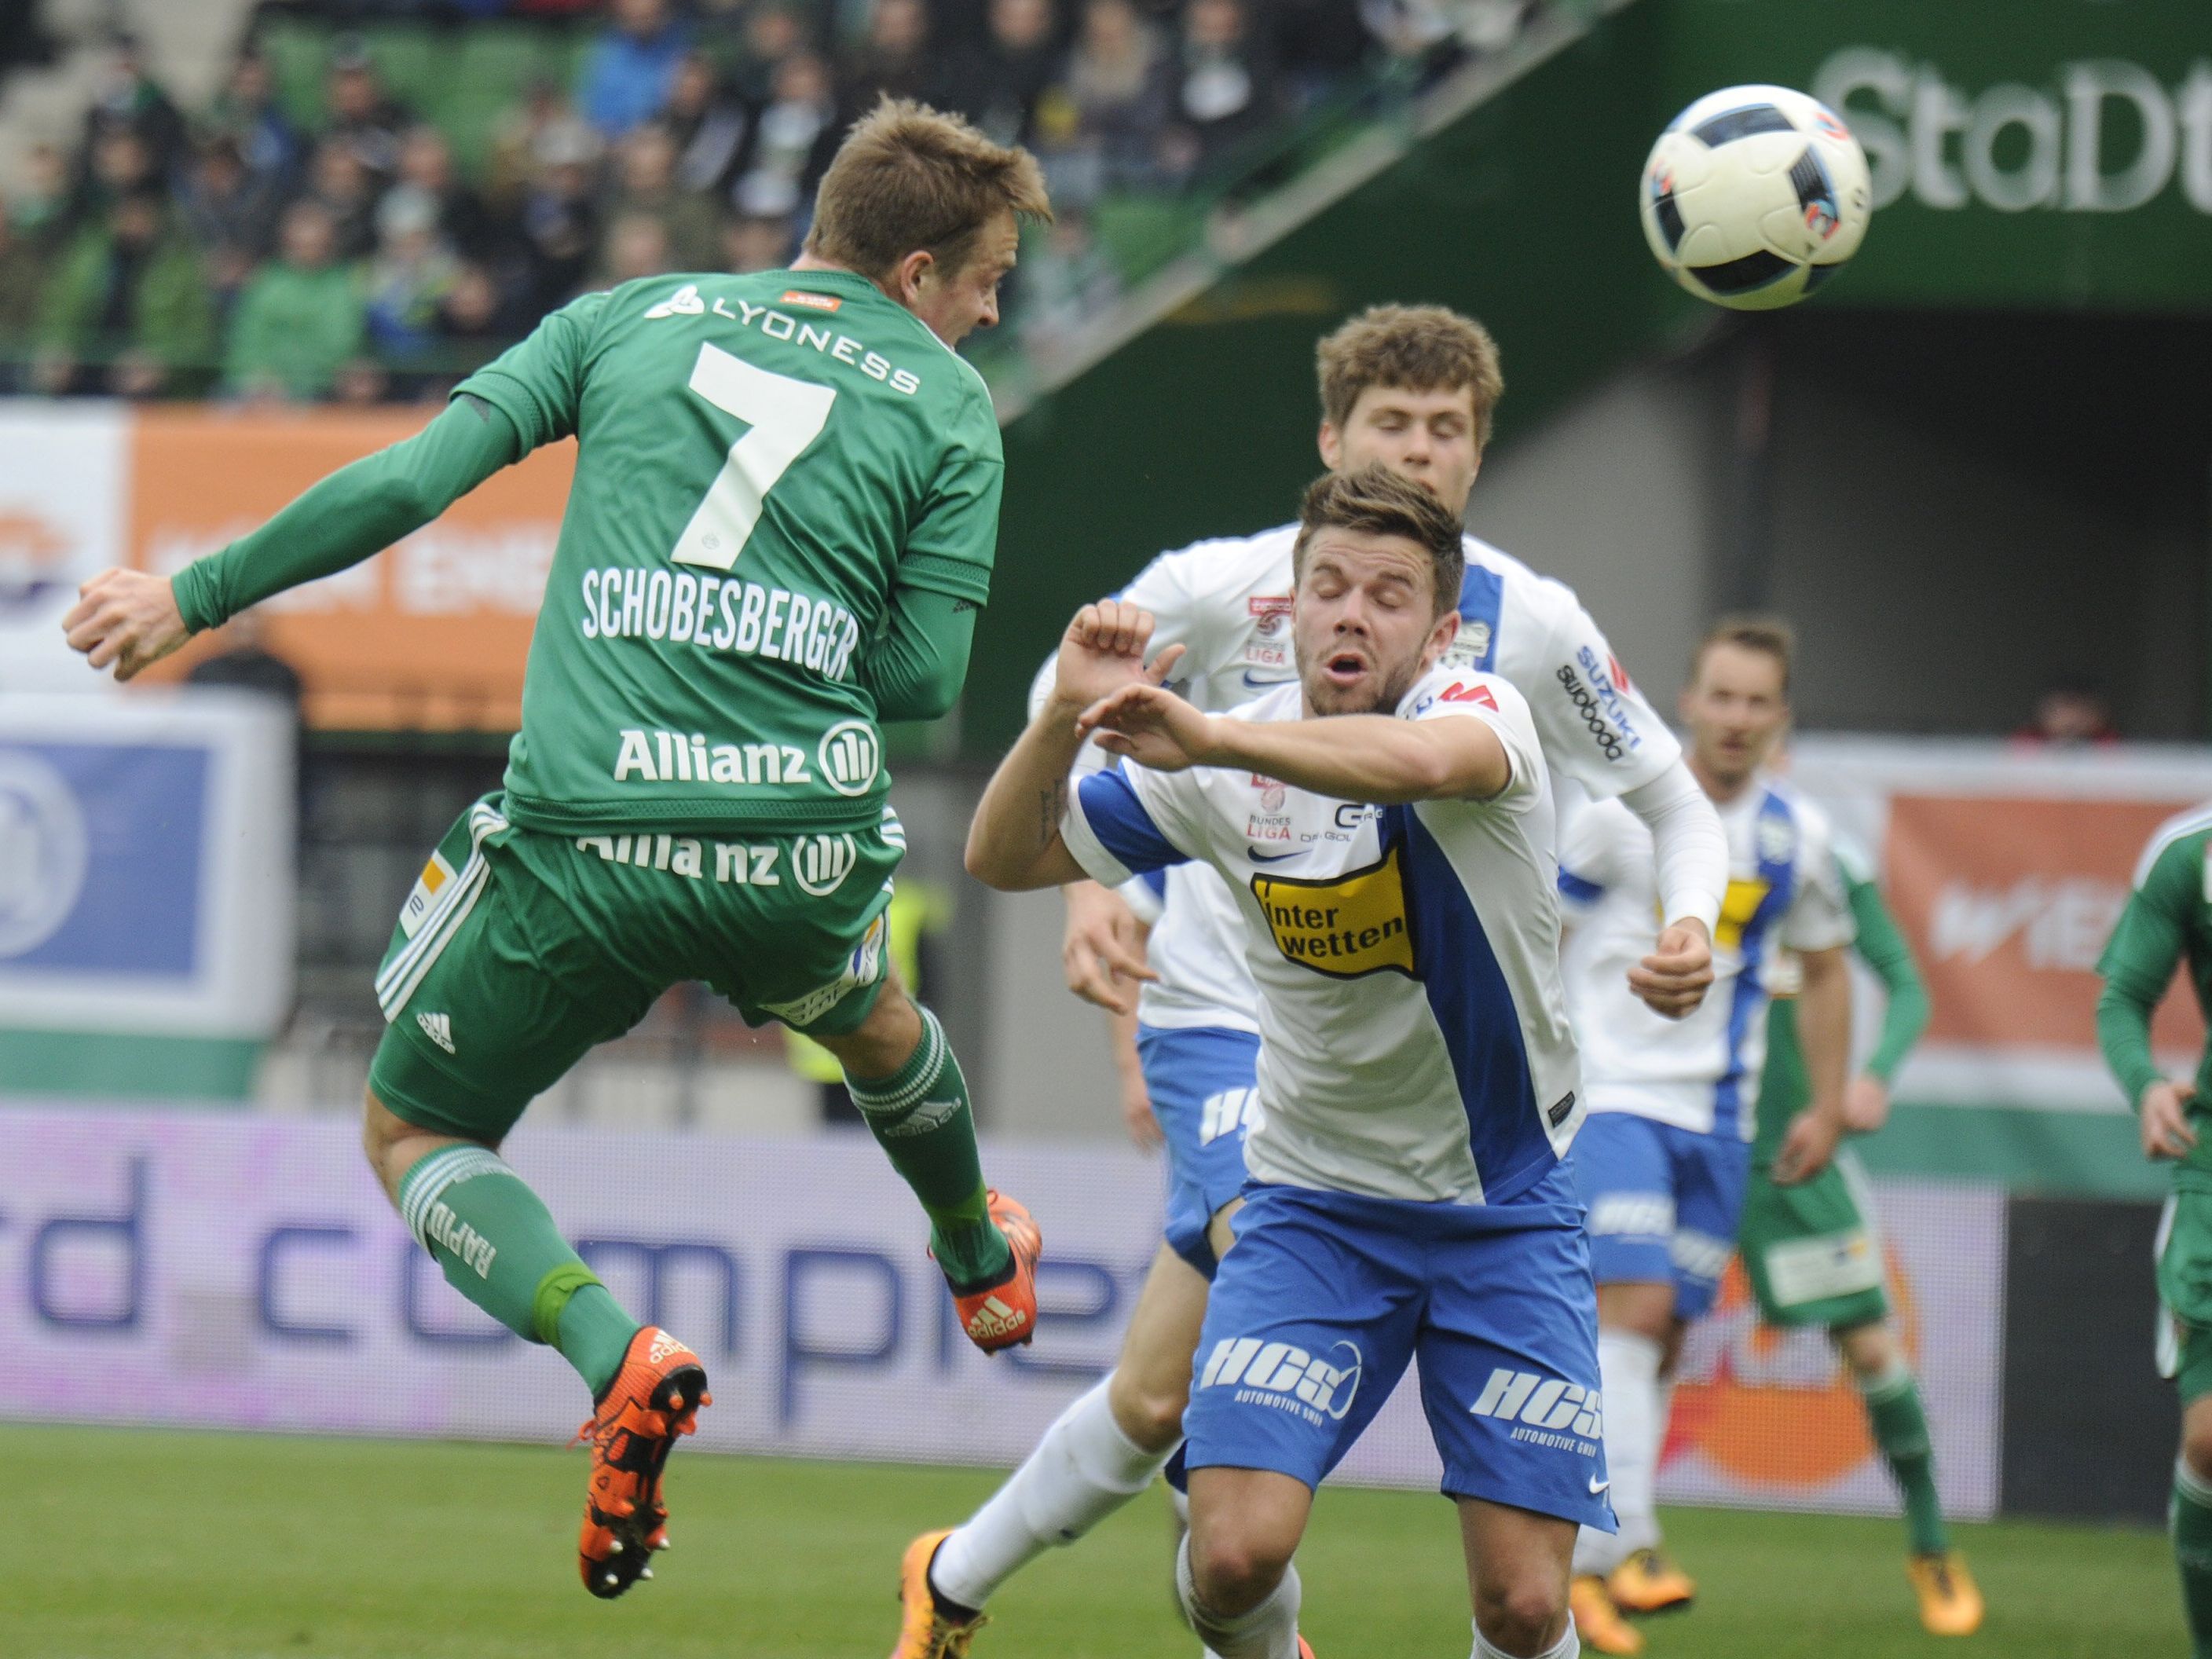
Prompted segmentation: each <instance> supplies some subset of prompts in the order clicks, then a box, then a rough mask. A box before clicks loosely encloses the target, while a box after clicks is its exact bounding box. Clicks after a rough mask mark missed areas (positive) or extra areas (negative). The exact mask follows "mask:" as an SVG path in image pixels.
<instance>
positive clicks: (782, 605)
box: [577, 565, 860, 680]
mask: <svg viewBox="0 0 2212 1659" xmlns="http://www.w3.org/2000/svg"><path fill="white" fill-rule="evenodd" d="M580 597H581V599H582V604H583V612H582V615H581V616H580V617H579V618H578V619H577V626H578V628H579V629H581V630H582V633H583V635H584V637H585V638H586V639H587V640H666V641H668V642H669V643H671V645H696V646H698V647H701V648H702V649H705V648H712V649H714V650H716V651H727V652H729V653H731V654H732V655H733V656H739V657H769V658H773V659H775V660H776V661H778V662H787V663H792V664H794V665H798V666H799V667H802V668H805V669H807V670H809V671H811V672H813V673H817V674H819V675H821V676H822V678H823V679H825V680H842V679H844V678H848V670H849V669H850V668H851V667H852V664H853V653H854V649H855V648H856V647H858V646H859V645H860V620H859V619H858V618H857V617H854V615H853V613H852V612H851V611H848V610H846V609H845V607H844V606H843V605H836V604H834V603H832V602H831V601H829V600H828V599H810V598H808V597H807V596H806V595H805V594H804V593H795V592H792V591H791V590H790V589H789V588H785V587H768V586H763V585H762V584H761V583H759V582H752V581H747V580H745V579H744V577H742V576H714V575H702V574H695V573H693V572H691V571H689V570H677V571H668V570H642V569H639V568H636V567H635V566H625V565H611V566H608V567H605V568H598V569H592V570H586V572H585V573H584V577H583V582H582V586H581V588H580Z"/></svg>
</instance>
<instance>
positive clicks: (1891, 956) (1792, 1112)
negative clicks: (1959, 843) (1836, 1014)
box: [1751, 838, 1928, 1170]
mask: <svg viewBox="0 0 2212 1659" xmlns="http://www.w3.org/2000/svg"><path fill="white" fill-rule="evenodd" d="M1836 866H1837V870H1838V873H1839V874H1840V876H1841V877H1842V878H1843V884H1844V898H1845V899H1846V900H1847V901H1848V902H1849V903H1850V907H1851V920H1852V921H1854V922H1855V923H1857V929H1858V931H1857V934H1856V936H1855V937H1854V938H1853V939H1852V941H1851V949H1852V951H1854V952H1855V953H1856V954H1857V957H1858V958H1859V960H1860V961H1862V962H1863V963H1866V965H1867V966H1868V967H1869V968H1870V969H1873V970H1874V974H1875V978H1877V979H1879V980H1880V981H1881V984H1882V988H1883V990H1884V992H1885V993H1886V994H1887V1000H1886V1001H1885V1002H1884V1003H1883V1006H1882V1016H1881V1036H1879V1037H1878V1038H1876V1039H1875V1048H1874V1052H1873V1054H1869V1056H1868V1057H1867V1062H1866V1065H1865V1066H1864V1067H1863V1069H1864V1070H1865V1071H1866V1072H1868V1073H1870V1074H1872V1075H1873V1076H1875V1077H1877V1078H1879V1079H1881V1081H1882V1082H1883V1083H1884V1084H1887V1083H1888V1082H1889V1080H1890V1079H1892V1078H1893V1077H1894V1076H1895V1075H1896V1074H1897V1068H1898V1067H1899V1066H1901V1065H1903V1064H1904V1063H1905V1055H1906V1054H1909V1053H1911V1049H1912V1045H1913V1044H1914V1043H1916V1042H1918V1041H1919V1040H1920V1034H1921V1033H1922V1032H1923V1031H1924V1030H1927V1028H1928V986H1927V982H1926V981H1923V979H1922V978H1921V977H1920V967H1919V964H1918V963H1916V962H1914V961H1913V959H1912V947H1911V945H1907V944H1906V943H1905V934H1904V933H1903V932H1902V931H1900V930H1899V927H1898V925H1897V920H1896V918H1895V917H1893V916H1892V915H1890V914H1889V907H1888V906H1887V904H1885V903H1883V902H1882V897H1881V888H1880V887H1879V886H1877V885H1875V878H1874V871H1873V868H1872V866H1871V865H1870V864H1869V862H1868V861H1867V860H1866V859H1865V858H1864V856H1863V854H1860V853H1859V852H1857V850H1856V849H1855V848H1850V846H1848V845H1847V844H1844V843H1843V842H1841V839H1840V838H1838V846H1837V848H1836ZM1812 1098H1813V1081H1812V1079H1811V1078H1810V1077H1809V1076H1808V1074H1807V1073H1806V1070H1805V1050H1804V1048H1803V1046H1802V1044H1801V1043H1800V1042H1798V1040H1797V1004H1796V999H1795V998H1792V997H1777V998H1776V999H1775V1000H1774V1001H1773V1003H1772V1004H1771V1006H1769V1008H1768V1010H1767V1015H1766V1068H1765V1072H1764V1073H1761V1075H1760V1079H1759V1127H1758V1134H1757V1137H1756V1139H1753V1142H1752V1152H1751V1158H1752V1165H1753V1168H1754V1169H1761V1170H1764V1169H1769V1168H1771V1167H1772V1165H1773V1163H1774V1159H1775V1155H1776V1154H1777V1153H1778V1152H1780V1151H1781V1150H1782V1139H1783V1137H1784V1135H1786V1134H1788V1133H1789V1132H1790V1123H1791V1121H1793V1120H1794V1119H1795V1118H1796V1115H1797V1114H1798V1113H1800V1112H1802V1111H1803V1110H1804V1109H1805V1108H1806V1106H1807V1105H1808V1104H1809V1103H1811V1101H1812Z"/></svg>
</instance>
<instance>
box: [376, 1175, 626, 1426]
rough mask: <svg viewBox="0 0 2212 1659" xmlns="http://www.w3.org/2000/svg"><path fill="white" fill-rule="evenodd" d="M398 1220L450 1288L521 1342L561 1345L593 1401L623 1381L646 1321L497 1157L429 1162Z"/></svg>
mask: <svg viewBox="0 0 2212 1659" xmlns="http://www.w3.org/2000/svg"><path fill="white" fill-rule="evenodd" d="M399 1218H400V1219H401V1220H403V1221H404V1222H405V1223H406V1224H407V1231H410V1232H411V1233H413V1234H414V1235H415V1237H417V1238H419V1239H421V1240H422V1243H423V1245H424V1247H425V1248H426V1249H428V1251H429V1252H430V1254H431V1255H433V1256H435V1257H436V1258H437V1261H438V1265H439V1267H442V1268H443V1269H444V1270H445V1273H446V1282H447V1284H449V1285H452V1286H453V1288H454V1289H455V1290H457V1291H459V1292H460V1293H461V1294H462V1295H463V1296H465V1297H468V1299H469V1300H470V1301H471V1302H473V1303H475V1304H477V1306H478V1307H479V1308H482V1309H483V1310H484V1311H485V1312H486V1313H488V1314H489V1315H490V1316H492V1317H493V1318H494V1319H496V1320H497V1321H499V1322H500V1323H501V1324H502V1325H504V1326H506V1327H507V1329H509V1330H511V1331H513V1333H514V1334H516V1335H517V1336H520V1337H521V1338H523V1339H525V1340H527V1341H531V1342H544V1343H548V1344H550V1346H553V1347H555V1348H557V1349H558V1350H559V1351H560V1352H561V1356H562V1358H564V1359H566V1360H567V1361H568V1363H569V1364H572V1365H574V1367H575V1368H576V1370H577V1373H578V1374H579V1375H580V1376H582V1377H583V1379H584V1382H585V1383H586V1386H588V1387H589V1388H590V1389H591V1391H592V1397H593V1398H594V1399H596V1398H598V1397H599V1395H600V1394H601V1393H602V1392H604V1391H605V1389H606V1386H607V1384H608V1383H611V1382H613V1381H614V1377H615V1373H616V1372H617V1371H618V1370H621V1369H622V1362H623V1354H624V1353H625V1352H628V1351H629V1340H630V1338H632V1337H633V1336H635V1335H636V1334H637V1331H638V1323H637V1321H635V1319H632V1318H631V1317H630V1316H629V1315H628V1314H626V1313H624V1312H623V1310H622V1306H621V1304H619V1303H617V1301H616V1300H615V1299H614V1297H612V1296H611V1295H610V1294H609V1293H608V1291H607V1288H606V1286H605V1285H602V1284H600V1283H599V1279H598V1277H597V1276H596V1275H595V1274H594V1273H592V1270H591V1269H590V1268H589V1267H586V1266H585V1265H584V1262H583V1258H582V1257H580V1256H579V1255H577V1254H576V1253H575V1251H574V1250H573V1249H570V1248H569V1247H568V1240H567V1239H565V1238H563V1237H561V1231H560V1229H559V1228H557V1227H556V1226H555V1225H553V1218H552V1216H551V1215H550V1213H549V1212H547V1210H546V1208H545V1206H544V1204H543V1203H542V1202H541V1201H540V1200H539V1199H538V1194H535V1193H533V1192H532V1191H531V1190H530V1188H528V1187H526V1186H525V1185H524V1184H523V1182H522V1177H521V1176H518V1175H517V1174H515V1172H514V1171H513V1170H512V1169H510V1168H508V1167H507V1164H505V1163H504V1162H502V1161H501V1159H500V1158H498V1157H497V1156H496V1155H495V1154H494V1153H492V1152H486V1151H485V1150H484V1149H483V1147H481V1146H447V1147H444V1148H442V1149H441V1150H440V1151H438V1152H432V1153H431V1154H430V1155H429V1156H428V1158H423V1159H422V1160H421V1161H420V1162H418V1163H417V1164H416V1165H415V1167H414V1168H413V1169H411V1170H408V1172H407V1176H406V1179H404V1181H402V1182H400V1183H399Z"/></svg>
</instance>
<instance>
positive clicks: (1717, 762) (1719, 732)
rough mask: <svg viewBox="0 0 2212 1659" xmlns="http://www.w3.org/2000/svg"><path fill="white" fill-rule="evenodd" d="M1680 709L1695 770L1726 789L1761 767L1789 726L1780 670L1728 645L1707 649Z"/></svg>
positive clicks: (1762, 656)
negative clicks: (1687, 733)
mask: <svg viewBox="0 0 2212 1659" xmlns="http://www.w3.org/2000/svg"><path fill="white" fill-rule="evenodd" d="M1681 707H1682V723H1683V724H1684V725H1685V726H1687V727H1688V728H1689V732H1690V750H1691V753H1692V755H1693V756H1694V757H1696V759H1697V762H1698V765H1699V769H1701V770H1703V771H1704V772H1705V773H1706V774H1707V775H1709V776H1711V778H1712V779H1714V780H1715V781H1718V782H1720V783H1723V784H1726V785H1729V786H1734V785H1736V784H1740V783H1741V782H1742V781H1744V780H1745V779H1746V778H1747V777H1749V776H1750V775H1752V774H1753V772H1754V771H1756V770H1758V769H1759V767H1760V766H1762V765H1764V764H1765V762H1766V758H1767V757H1768V756H1770V755H1771V754H1772V753H1773V752H1774V746H1775V744H1777V743H1778V742H1780V741H1781V738H1782V733H1783V732H1784V730H1785V729H1786V728H1787V727H1788V726H1789V724H1790V699H1789V696H1788V695H1787V693H1786V692H1785V691H1784V689H1783V683H1782V665H1781V664H1780V663H1779V662H1778V661H1776V660H1775V659H1774V658H1773V657H1772V656H1771V655H1769V654H1768V653H1766V652H1764V651H1753V650H1751V649H1749V648H1748V647H1744V646H1741V645H1735V644H1731V643H1729V642H1728V641H1722V642H1721V643H1719V644H1717V645H1711V646H1708V647H1706V648H1705V657H1704V659H1703V660H1702V661H1700V662H1699V665H1698V674H1697V678H1695V679H1693V680H1692V681H1691V683H1690V684H1689V685H1688V686H1686V688H1684V690H1683V692H1682V705H1681Z"/></svg>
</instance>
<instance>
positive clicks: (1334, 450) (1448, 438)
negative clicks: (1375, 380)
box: [1321, 386, 1482, 514]
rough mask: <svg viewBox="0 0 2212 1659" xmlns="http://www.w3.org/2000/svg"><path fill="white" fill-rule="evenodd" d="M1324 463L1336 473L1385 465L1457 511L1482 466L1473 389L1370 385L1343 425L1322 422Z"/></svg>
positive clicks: (1461, 509) (1462, 509) (1460, 510)
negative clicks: (1423, 389) (1413, 389)
mask: <svg viewBox="0 0 2212 1659" xmlns="http://www.w3.org/2000/svg"><path fill="white" fill-rule="evenodd" d="M1321 459H1322V465H1325V466H1327V467H1328V470H1329V471H1332V472H1357V471H1358V470H1359V469H1360V468H1361V467H1363V466H1371V465H1382V466H1386V467H1388V468H1389V469H1390V471H1393V472H1395V473H1396V474H1397V475H1398V476H1399V477H1401V478H1406V479H1408V480H1410V481H1411V482H1413V483H1417V484H1419V485H1420V486H1421V487H1422V488H1423V489H1427V490H1430V491H1432V492H1433V493H1434V494H1435V495H1436V497H1437V500H1438V501H1442V502H1443V504H1444V505H1445V506H1446V507H1449V508H1450V509H1451V510H1452V512H1453V513H1455V514H1457V513H1464V512H1465V511H1466V510H1467V495H1468V491H1469V490H1470V489H1474V475H1475V472H1476V471H1477V470H1478V469H1479V468H1480V466H1481V465H1482V452H1481V450H1480V447H1478V445H1477V441H1476V439H1475V423H1474V388H1473V387H1472V386H1461V387H1460V388H1459V389H1458V390H1456V391H1452V392H1441V391H1438V392H1407V391H1406V390H1404V389H1403V388H1402V387H1399V386H1369V387H1368V388H1367V389H1366V390H1365V391H1364V392H1361V393H1360V394H1359V396H1358V398H1355V399H1353V401H1352V412H1351V413H1350V414H1349V415H1347V416H1345V417H1344V424H1343V426H1341V427H1337V426H1334V425H1331V424H1330V423H1328V422H1322V428H1321Z"/></svg>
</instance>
